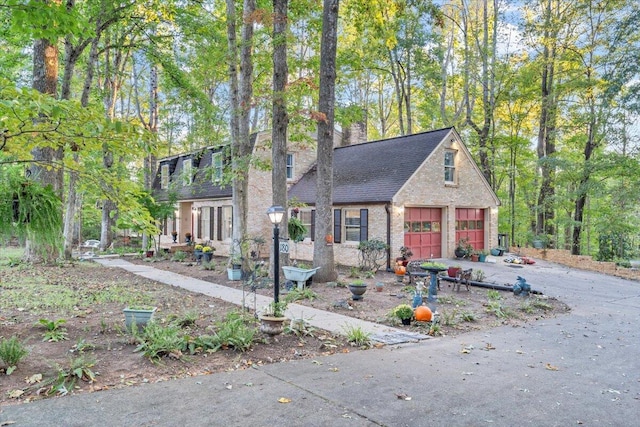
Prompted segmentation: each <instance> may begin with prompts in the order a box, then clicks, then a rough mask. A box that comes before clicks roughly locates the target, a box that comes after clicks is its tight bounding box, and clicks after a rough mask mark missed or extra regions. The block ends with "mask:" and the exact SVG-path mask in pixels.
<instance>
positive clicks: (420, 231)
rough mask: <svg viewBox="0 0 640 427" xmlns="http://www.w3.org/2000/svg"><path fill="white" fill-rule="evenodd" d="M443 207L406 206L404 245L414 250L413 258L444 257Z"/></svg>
mask: <svg viewBox="0 0 640 427" xmlns="http://www.w3.org/2000/svg"><path fill="white" fill-rule="evenodd" d="M441 225H442V209H440V208H406V209H405V211H404V245H405V246H408V247H409V248H411V251H413V259H425V258H440V257H442V228H441Z"/></svg>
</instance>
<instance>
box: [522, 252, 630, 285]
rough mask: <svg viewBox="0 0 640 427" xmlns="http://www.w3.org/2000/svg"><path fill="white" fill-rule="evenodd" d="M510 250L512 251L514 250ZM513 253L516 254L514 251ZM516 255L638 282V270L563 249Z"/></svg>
mask: <svg viewBox="0 0 640 427" xmlns="http://www.w3.org/2000/svg"><path fill="white" fill-rule="evenodd" d="M511 249H512V250H513V249H514V248H511ZM513 252H514V253H516V251H515V250H513ZM517 253H518V254H519V255H521V256H527V257H531V258H533V259H534V260H536V259H543V260H545V261H550V262H555V263H558V264H562V265H566V266H569V267H572V268H578V269H582V270H590V271H598V272H601V273H604V274H610V275H612V276H617V277H623V278H625V279H633V280H640V270H637V269H631V268H624V267H618V266H617V265H616V264H615V263H614V262H604V261H595V260H594V259H593V257H591V256H588V255H571V252H570V251H568V250H564V249H535V248H520V249H519V251H518V252H517Z"/></svg>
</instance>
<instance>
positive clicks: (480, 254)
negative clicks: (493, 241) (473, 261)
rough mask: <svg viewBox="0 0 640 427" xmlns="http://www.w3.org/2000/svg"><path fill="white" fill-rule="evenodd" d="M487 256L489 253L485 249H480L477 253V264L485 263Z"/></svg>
mask: <svg viewBox="0 0 640 427" xmlns="http://www.w3.org/2000/svg"><path fill="white" fill-rule="evenodd" d="M487 255H489V251H488V250H486V249H482V250H479V251H478V262H485V261H486V260H487Z"/></svg>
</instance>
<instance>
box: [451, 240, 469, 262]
mask: <svg viewBox="0 0 640 427" xmlns="http://www.w3.org/2000/svg"><path fill="white" fill-rule="evenodd" d="M453 252H454V254H455V256H456V258H467V257H469V256H471V253H472V252H473V246H471V245H470V244H469V238H467V237H463V238H462V239H460V240H458V245H457V246H456V248H455V250H454V251H453Z"/></svg>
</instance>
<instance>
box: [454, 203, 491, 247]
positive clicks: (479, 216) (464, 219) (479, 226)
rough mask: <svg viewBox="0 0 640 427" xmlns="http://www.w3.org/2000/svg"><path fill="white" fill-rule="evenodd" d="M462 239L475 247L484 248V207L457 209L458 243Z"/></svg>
mask: <svg viewBox="0 0 640 427" xmlns="http://www.w3.org/2000/svg"><path fill="white" fill-rule="evenodd" d="M461 239H467V240H468V243H469V244H470V245H471V246H473V248H474V249H484V209H469V208H459V209H456V243H457V242H459V241H460V240H461Z"/></svg>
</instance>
